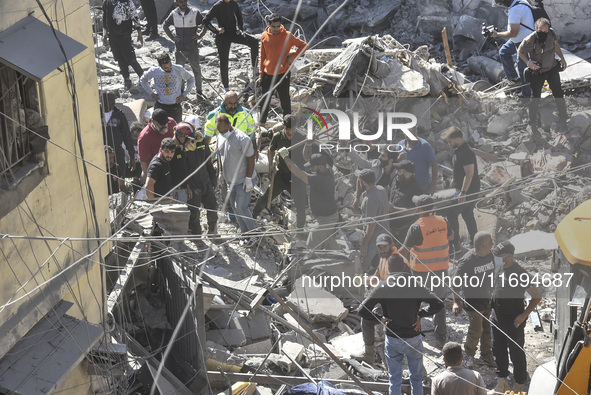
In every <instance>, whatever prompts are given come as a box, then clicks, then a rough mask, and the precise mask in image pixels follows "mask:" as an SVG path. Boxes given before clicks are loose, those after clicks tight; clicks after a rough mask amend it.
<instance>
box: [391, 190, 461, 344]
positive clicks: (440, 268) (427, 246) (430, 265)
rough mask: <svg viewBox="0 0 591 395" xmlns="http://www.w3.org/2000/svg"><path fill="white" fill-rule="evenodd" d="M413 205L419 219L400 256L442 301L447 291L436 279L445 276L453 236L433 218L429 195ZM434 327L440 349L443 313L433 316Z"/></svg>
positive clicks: (417, 198)
mask: <svg viewBox="0 0 591 395" xmlns="http://www.w3.org/2000/svg"><path fill="white" fill-rule="evenodd" d="M412 201H413V202H414V204H415V205H416V206H417V210H418V211H419V215H420V218H419V219H418V220H416V222H415V223H414V224H412V225H411V227H410V228H409V229H408V233H407V234H406V238H405V239H404V245H403V246H402V247H401V248H400V254H401V255H402V256H404V257H405V258H407V259H408V258H409V257H410V267H411V269H412V270H413V271H414V272H415V274H417V275H419V276H421V278H422V279H423V284H429V285H430V286H431V287H430V289H431V290H432V291H433V292H434V293H435V295H437V297H438V298H440V299H442V300H445V294H446V293H447V288H446V287H445V286H444V285H443V282H442V281H437V279H436V278H435V277H438V278H440V279H442V278H443V277H445V276H446V275H447V269H449V241H451V240H453V238H454V232H453V230H451V228H450V227H449V226H448V223H447V220H446V219H445V218H443V217H442V216H440V215H436V214H435V212H434V211H433V198H431V197H430V196H429V195H419V196H415V197H414V198H413V199H412ZM432 278H433V280H432ZM433 324H434V325H435V342H436V344H437V347H440V348H441V347H443V345H444V344H445V341H446V340H447V325H446V323H445V309H442V310H441V311H439V312H438V313H437V314H435V318H434V319H433Z"/></svg>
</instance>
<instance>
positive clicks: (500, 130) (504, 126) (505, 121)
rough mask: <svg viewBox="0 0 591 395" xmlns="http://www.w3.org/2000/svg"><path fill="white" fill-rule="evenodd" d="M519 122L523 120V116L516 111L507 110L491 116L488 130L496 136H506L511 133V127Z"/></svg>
mask: <svg viewBox="0 0 591 395" xmlns="http://www.w3.org/2000/svg"><path fill="white" fill-rule="evenodd" d="M519 122H521V116H519V114H518V113H517V112H516V111H507V112H504V113H502V114H499V115H494V116H493V117H491V118H490V119H489V121H488V126H487V127H486V132H487V133H489V134H494V135H496V136H505V135H507V134H508V133H509V127H511V126H513V125H515V124H516V123H519Z"/></svg>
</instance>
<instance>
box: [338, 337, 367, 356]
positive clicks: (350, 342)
mask: <svg viewBox="0 0 591 395" xmlns="http://www.w3.org/2000/svg"><path fill="white" fill-rule="evenodd" d="M330 343H331V344H332V346H333V347H334V348H335V349H336V350H338V351H339V353H340V354H343V355H345V356H346V357H350V356H351V355H352V354H357V353H361V352H363V349H364V343H363V334H362V333H361V332H360V333H357V334H355V335H342V336H338V337H336V338H334V339H332V340H331V341H330Z"/></svg>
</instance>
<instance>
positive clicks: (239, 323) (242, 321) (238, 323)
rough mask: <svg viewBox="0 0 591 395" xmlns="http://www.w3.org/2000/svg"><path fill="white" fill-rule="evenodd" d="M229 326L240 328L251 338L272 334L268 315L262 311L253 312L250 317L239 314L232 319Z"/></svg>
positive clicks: (260, 337) (255, 338)
mask: <svg viewBox="0 0 591 395" xmlns="http://www.w3.org/2000/svg"><path fill="white" fill-rule="evenodd" d="M229 328H230V329H240V330H241V331H242V332H244V336H246V338H247V339H249V340H259V339H264V338H268V337H270V336H271V328H270V326H269V321H267V315H266V314H265V313H263V312H261V311H257V312H255V313H253V314H252V315H251V316H250V317H246V316H244V315H242V314H237V315H236V316H235V317H232V319H231V320H230V325H229Z"/></svg>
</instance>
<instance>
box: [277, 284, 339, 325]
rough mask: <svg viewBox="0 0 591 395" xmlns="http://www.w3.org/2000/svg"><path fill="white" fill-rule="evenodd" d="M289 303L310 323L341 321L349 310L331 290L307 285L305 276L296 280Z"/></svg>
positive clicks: (288, 298) (288, 299)
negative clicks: (305, 284)
mask: <svg viewBox="0 0 591 395" xmlns="http://www.w3.org/2000/svg"><path fill="white" fill-rule="evenodd" d="M287 303H288V304H289V305H290V306H291V307H292V308H294V309H295V310H296V311H298V312H299V313H300V315H301V316H302V317H303V318H304V319H306V320H307V321H308V322H310V323H315V322H339V321H341V320H342V319H343V318H345V317H346V316H347V313H348V312H349V310H347V309H346V308H345V307H344V306H343V302H341V300H340V299H339V298H337V297H336V296H334V295H333V294H331V293H330V292H328V291H326V290H324V289H322V288H319V287H309V286H308V287H305V286H304V278H303V277H300V278H298V279H297V280H296V281H295V283H294V288H293V291H292V292H291V293H290V294H289V296H288V297H287Z"/></svg>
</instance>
